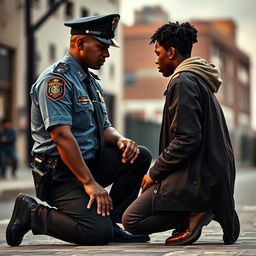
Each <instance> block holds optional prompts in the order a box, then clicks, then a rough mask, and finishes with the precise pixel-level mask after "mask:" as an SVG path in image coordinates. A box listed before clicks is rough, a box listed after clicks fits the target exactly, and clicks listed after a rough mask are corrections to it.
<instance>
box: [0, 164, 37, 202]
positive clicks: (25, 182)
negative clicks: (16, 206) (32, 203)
mask: <svg viewBox="0 0 256 256" xmlns="http://www.w3.org/2000/svg"><path fill="white" fill-rule="evenodd" d="M8 174H9V173H8ZM17 177H18V178H17V179H13V178H12V177H11V176H10V175H7V178H6V179H5V180H0V202H7V201H14V200H15V198H16V195H17V194H18V193H20V192H23V193H27V194H31V195H34V194H35V189H34V184H33V178H32V174H31V169H30V168H28V167H27V168H26V167H24V168H19V169H18V171H17Z"/></svg>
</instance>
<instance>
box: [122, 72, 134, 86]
mask: <svg viewBox="0 0 256 256" xmlns="http://www.w3.org/2000/svg"><path fill="white" fill-rule="evenodd" d="M135 82H136V76H135V73H134V72H132V71H130V72H126V73H125V74H124V84H125V86H130V85H132V84H134V83H135Z"/></svg>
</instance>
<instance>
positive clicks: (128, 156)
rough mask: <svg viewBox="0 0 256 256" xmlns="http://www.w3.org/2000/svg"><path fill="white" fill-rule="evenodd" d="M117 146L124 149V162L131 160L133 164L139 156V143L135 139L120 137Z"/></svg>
mask: <svg viewBox="0 0 256 256" xmlns="http://www.w3.org/2000/svg"><path fill="white" fill-rule="evenodd" d="M117 146H118V148H119V149H120V150H122V151H123V154H122V157H123V158H122V163H124V164H125V163H127V162H129V161H130V163H131V164H133V163H134V161H135V160H136V159H137V157H138V156H139V153H140V150H139V148H138V145H137V144H136V143H135V142H134V141H133V140H129V139H126V138H124V139H119V140H118V142H117Z"/></svg>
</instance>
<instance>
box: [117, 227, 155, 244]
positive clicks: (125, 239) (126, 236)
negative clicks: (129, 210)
mask: <svg viewBox="0 0 256 256" xmlns="http://www.w3.org/2000/svg"><path fill="white" fill-rule="evenodd" d="M113 228H114V240H113V242H116V243H144V242H147V241H149V240H150V237H149V236H148V235H133V234H131V233H129V232H128V231H126V230H124V229H122V228H120V227H119V226H118V225H117V224H113Z"/></svg>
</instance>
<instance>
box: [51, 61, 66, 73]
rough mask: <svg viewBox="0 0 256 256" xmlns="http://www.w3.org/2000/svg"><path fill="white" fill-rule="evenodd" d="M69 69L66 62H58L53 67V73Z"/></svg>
mask: <svg viewBox="0 0 256 256" xmlns="http://www.w3.org/2000/svg"><path fill="white" fill-rule="evenodd" d="M68 69H69V65H68V64H67V63H63V62H60V63H59V64H58V65H57V66H56V67H55V69H54V70H53V72H54V73H59V74H64V73H65V72H66V71H67V70H68Z"/></svg>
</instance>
